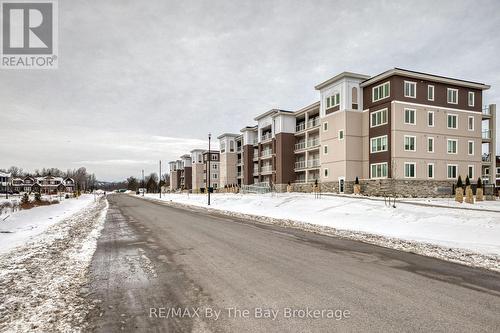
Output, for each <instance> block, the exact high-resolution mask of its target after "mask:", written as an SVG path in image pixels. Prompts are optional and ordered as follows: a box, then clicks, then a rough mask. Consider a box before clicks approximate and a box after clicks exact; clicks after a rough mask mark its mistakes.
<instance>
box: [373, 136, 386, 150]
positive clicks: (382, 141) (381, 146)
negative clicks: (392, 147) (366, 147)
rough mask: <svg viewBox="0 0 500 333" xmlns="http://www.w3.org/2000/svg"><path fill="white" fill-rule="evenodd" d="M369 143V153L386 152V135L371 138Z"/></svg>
mask: <svg viewBox="0 0 500 333" xmlns="http://www.w3.org/2000/svg"><path fill="white" fill-rule="evenodd" d="M370 141H371V144H370V147H371V148H370V152H371V153H379V152H381V151H387V135H384V136H378V137H376V138H371V139H370Z"/></svg>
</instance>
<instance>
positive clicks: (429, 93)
mask: <svg viewBox="0 0 500 333" xmlns="http://www.w3.org/2000/svg"><path fill="white" fill-rule="evenodd" d="M427 99H428V100H429V101H433V100H434V86H431V85H428V86H427Z"/></svg>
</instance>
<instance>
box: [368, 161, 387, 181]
mask: <svg viewBox="0 0 500 333" xmlns="http://www.w3.org/2000/svg"><path fill="white" fill-rule="evenodd" d="M370 178H387V162H384V163H374V164H371V165H370Z"/></svg>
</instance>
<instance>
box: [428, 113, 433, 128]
mask: <svg viewBox="0 0 500 333" xmlns="http://www.w3.org/2000/svg"><path fill="white" fill-rule="evenodd" d="M427 126H429V127H434V111H427Z"/></svg>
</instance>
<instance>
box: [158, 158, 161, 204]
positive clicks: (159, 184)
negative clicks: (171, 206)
mask: <svg viewBox="0 0 500 333" xmlns="http://www.w3.org/2000/svg"><path fill="white" fill-rule="evenodd" d="M159 178H160V179H159V180H158V187H159V188H160V199H161V160H160V177H159Z"/></svg>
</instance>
